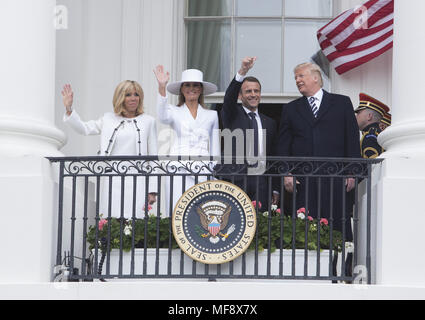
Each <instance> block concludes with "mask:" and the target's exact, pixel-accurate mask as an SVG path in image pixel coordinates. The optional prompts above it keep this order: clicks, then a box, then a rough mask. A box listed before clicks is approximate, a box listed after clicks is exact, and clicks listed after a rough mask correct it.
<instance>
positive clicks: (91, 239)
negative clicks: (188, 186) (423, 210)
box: [87, 215, 178, 251]
mask: <svg viewBox="0 0 425 320" xmlns="http://www.w3.org/2000/svg"><path fill="white" fill-rule="evenodd" d="M145 228H146V235H145ZM157 230H158V231H159V232H157ZM96 233H97V235H96ZM171 234H172V231H171V225H170V218H158V217H157V216H153V215H148V216H147V217H146V218H145V219H134V220H133V219H129V220H126V219H123V220H121V219H117V218H110V219H103V218H102V217H101V219H100V220H99V223H98V232H96V226H95V225H93V226H90V227H89V232H88V233H87V241H88V243H89V245H90V246H89V249H90V250H91V249H94V248H95V243H96V237H97V240H98V247H99V248H103V247H104V248H107V246H108V242H107V239H108V235H110V239H111V240H110V244H109V247H110V249H119V248H120V247H121V244H122V248H123V250H124V251H130V250H131V248H132V243H133V241H134V246H135V248H144V246H145V237H146V247H147V248H155V247H156V246H157V241H159V247H160V248H168V247H169V240H170V235H171ZM171 239H172V242H171V247H172V248H178V245H177V243H176V242H175V240H174V237H171Z"/></svg>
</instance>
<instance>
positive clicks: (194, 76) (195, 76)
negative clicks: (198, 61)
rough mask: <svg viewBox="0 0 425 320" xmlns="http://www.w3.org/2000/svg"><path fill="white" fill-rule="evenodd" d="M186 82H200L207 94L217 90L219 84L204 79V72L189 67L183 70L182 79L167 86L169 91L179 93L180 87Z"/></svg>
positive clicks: (205, 94) (204, 92)
mask: <svg viewBox="0 0 425 320" xmlns="http://www.w3.org/2000/svg"><path fill="white" fill-rule="evenodd" d="M184 82H200V83H202V86H203V88H204V91H203V94H204V96H207V95H209V94H213V93H214V92H216V91H217V86H216V85H215V84H213V83H211V82H207V81H204V74H203V73H202V71H199V70H198V69H187V70H185V71H183V72H182V79H181V80H180V81H176V82H172V83H169V84H168V86H167V90H168V92H170V93H172V94H176V95H179V94H180V87H181V85H182V83H184Z"/></svg>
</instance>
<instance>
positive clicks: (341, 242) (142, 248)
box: [49, 156, 382, 283]
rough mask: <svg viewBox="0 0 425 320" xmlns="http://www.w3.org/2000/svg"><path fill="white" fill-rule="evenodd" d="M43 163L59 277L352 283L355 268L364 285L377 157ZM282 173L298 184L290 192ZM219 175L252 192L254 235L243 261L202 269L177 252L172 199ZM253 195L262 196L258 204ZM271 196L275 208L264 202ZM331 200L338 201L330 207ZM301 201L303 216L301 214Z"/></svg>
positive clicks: (100, 159)
mask: <svg viewBox="0 0 425 320" xmlns="http://www.w3.org/2000/svg"><path fill="white" fill-rule="evenodd" d="M49 160H50V161H51V163H52V165H53V166H55V168H56V169H57V170H58V172H59V180H58V193H57V200H58V216H57V256H56V270H57V273H58V275H60V276H61V277H60V278H62V279H64V277H63V270H67V277H65V278H66V280H67V281H81V280H84V281H92V280H95V279H100V280H103V281H106V280H108V279H114V278H206V279H210V280H214V279H220V278H235V279H300V280H328V281H333V282H335V281H347V282H351V281H353V279H354V278H355V276H356V275H355V274H353V269H354V267H355V266H357V265H358V264H362V265H364V266H365V268H366V270H367V279H366V282H368V283H370V282H371V269H372V268H371V201H372V199H373V195H372V188H371V185H372V184H371V183H372V182H371V172H372V166H373V165H376V164H379V163H380V162H381V161H382V159H374V160H365V159H341V158H292V157H288V158H282V157H270V158H268V159H267V161H260V163H262V165H263V167H262V169H261V171H260V172H255V170H254V174H252V168H253V167H254V166H253V165H252V162H251V161H248V162H246V161H245V160H246V159H239V158H235V157H233V158H220V159H214V158H205V157H204V158H194V157H191V158H189V157H182V156H179V157H157V156H142V157H124V156H122V157H56V158H49ZM251 160H252V159H251ZM257 160H258V159H257ZM248 163H250V164H248ZM257 165H258V163H257ZM254 168H257V167H254ZM284 177H287V178H289V180H292V182H293V185H295V186H300V184H298V182H301V185H303V186H304V187H303V188H302V189H300V190H299V189H298V187H296V188H295V190H294V192H292V193H289V192H287V191H285V181H284V179H283V178H284ZM347 178H353V179H354V189H353V191H351V192H350V193H346V192H345V190H346V189H345V188H346V185H345V183H344V182H345V181H346V179H347ZM216 179H219V180H227V181H229V182H231V183H234V184H237V185H239V186H240V187H241V188H242V189H244V190H245V189H246V188H249V187H250V186H251V187H252V184H253V183H254V192H255V191H256V192H255V193H256V196H254V197H252V199H251V200H253V201H255V203H256V207H255V210H256V217H257V232H256V235H255V238H254V240H253V241H252V243H251V245H250V249H249V250H247V251H246V252H245V253H244V254H243V255H241V256H240V257H238V258H237V259H235V260H233V261H231V262H228V263H225V264H219V265H209V264H203V263H200V262H196V261H195V260H192V259H190V258H189V257H188V256H186V255H185V254H184V253H183V251H182V250H180V248H178V246H177V245H176V242H175V240H174V237H173V233H172V221H171V218H170V217H169V216H171V213H172V211H173V209H174V205H175V201H176V200H177V199H175V197H176V194H174V193H175V192H174V191H177V195H178V194H179V192H180V194H181V191H184V190H187V189H188V188H189V187H190V186H191V185H192V184H197V183H199V182H201V181H205V180H210V181H215V180H216ZM289 180H288V179H287V181H289ZM141 189H142V192H141V191H140V190H141ZM338 190H340V192H339V193H338V192H336V191H338ZM359 190H360V191H359ZM361 190H363V191H361ZM260 191H263V194H266V198H267V200H266V201H265V203H263V204H262V207H261V208H260V203H259V202H260V201H259V200H260V199H259V198H258V197H259V196H258V195H259V194H261V192H260ZM151 192H157V197H156V202H155V203H153V204H150V203H149V201H150V200H152V199H151V197H150V196H149V195H148V194H149V193H151ZM360 193H361V194H360ZM173 194H174V195H173ZM167 197H168V198H167ZM173 197H174V198H173ZM273 197H274V201H278V204H277V205H276V204H275V203H273V202H272V201H268V200H269V199H272V198H273ZM336 197H339V198H340V199H339V200H338V201H340V202H335V198H336ZM165 198H167V199H165ZM300 199H301V201H303V203H304V210H299V209H300V204H299V201H300ZM314 199H316V200H315V201H313V200H314ZM358 199H360V201H359V200H358ZM326 202H328V203H326ZM312 203H313V204H312ZM335 203H337V204H336V205H335ZM313 206H314V208H313ZM146 208H147V210H146ZM325 208H326V212H325V210H324V209H325ZM314 211H317V212H316V213H315V214H313V212H314ZM340 211H342V212H340ZM310 213H311V214H310ZM351 226H352V231H351V230H350V229H351ZM360 236H361V237H360ZM348 243H351V245H350V246H347V244H348ZM59 266H62V267H59ZM299 267H300V268H299ZM60 273H62V274H60Z"/></svg>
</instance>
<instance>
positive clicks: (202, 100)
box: [177, 83, 205, 108]
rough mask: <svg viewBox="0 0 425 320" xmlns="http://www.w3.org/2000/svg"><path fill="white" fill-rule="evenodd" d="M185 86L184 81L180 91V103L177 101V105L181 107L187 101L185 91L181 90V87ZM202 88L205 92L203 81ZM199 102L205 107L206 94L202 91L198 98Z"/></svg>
mask: <svg viewBox="0 0 425 320" xmlns="http://www.w3.org/2000/svg"><path fill="white" fill-rule="evenodd" d="M182 86H183V83H182V84H181V86H180V93H179V101H178V103H177V106H178V107H181V106H182V105H184V104H185V102H186V98H185V97H184V95H183V93H182V92H181V87H182ZM201 88H202V92H204V91H203V90H204V86H203V85H202V83H201ZM198 103H199V104H200V105H201V106H202V107H203V108H205V102H204V94H203V93H201V95H200V96H199V98H198Z"/></svg>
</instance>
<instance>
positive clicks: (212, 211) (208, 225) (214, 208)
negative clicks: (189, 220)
mask: <svg viewBox="0 0 425 320" xmlns="http://www.w3.org/2000/svg"><path fill="white" fill-rule="evenodd" d="M196 211H197V213H198V215H199V218H200V220H201V225H202V228H204V230H206V231H208V232H207V233H205V234H202V237H204V238H206V237H208V236H210V239H209V240H210V242H211V243H214V244H215V243H217V242H219V241H220V238H219V237H218V236H217V235H223V236H224V234H222V233H221V231H222V230H224V228H226V226H227V224H228V222H229V217H230V212H231V211H232V207H231V206H230V204H227V203H224V202H221V201H216V200H213V201H207V202H204V203H202V204H201V205H200V206H199V207H198V208H197V209H196Z"/></svg>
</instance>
